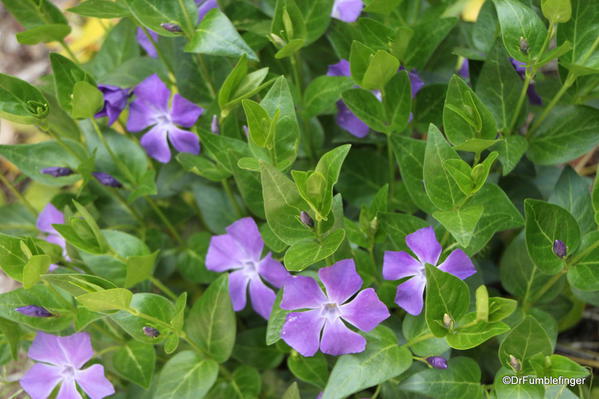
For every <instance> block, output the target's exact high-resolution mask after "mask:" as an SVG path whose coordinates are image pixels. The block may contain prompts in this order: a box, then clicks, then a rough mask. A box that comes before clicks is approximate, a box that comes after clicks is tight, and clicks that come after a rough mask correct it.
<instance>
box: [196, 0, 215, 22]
mask: <svg viewBox="0 0 599 399" xmlns="http://www.w3.org/2000/svg"><path fill="white" fill-rule="evenodd" d="M196 4H198V6H199V7H198V22H199V21H201V20H203V19H204V17H205V16H206V14H208V11H210V10H212V9H213V8H218V3H217V2H216V0H205V1H203V2H202V1H200V2H198V0H196Z"/></svg>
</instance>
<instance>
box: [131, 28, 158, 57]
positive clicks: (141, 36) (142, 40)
mask: <svg viewBox="0 0 599 399" xmlns="http://www.w3.org/2000/svg"><path fill="white" fill-rule="evenodd" d="M147 31H148V33H149V34H150V36H152V40H154V43H156V42H157V41H158V33H156V32H154V31H153V30H150V29H148V30H147ZM135 38H136V39H137V43H139V45H140V46H141V48H143V49H144V51H145V52H146V54H148V56H149V57H152V58H156V57H158V52H157V51H156V47H154V44H153V43H152V41H151V40H150V39H149V38H148V36H146V33H145V32H144V30H143V29H142V28H137V33H136V35H135Z"/></svg>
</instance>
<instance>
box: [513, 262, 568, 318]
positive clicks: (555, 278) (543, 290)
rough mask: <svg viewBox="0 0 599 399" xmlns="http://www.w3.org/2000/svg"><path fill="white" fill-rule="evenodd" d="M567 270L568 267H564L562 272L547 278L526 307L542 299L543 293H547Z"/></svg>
mask: <svg viewBox="0 0 599 399" xmlns="http://www.w3.org/2000/svg"><path fill="white" fill-rule="evenodd" d="M567 271H568V270H567V269H563V270H562V271H561V272H559V273H558V274H556V275H555V276H553V277H551V278H550V279H549V280H547V282H546V283H545V284H544V285H543V286H542V287H541V289H540V290H539V291H538V292H537V295H535V297H534V298H533V299H531V301H530V302H529V303H528V304H525V305H524V307H525V309H528V307H530V305H532V304H533V303H535V302H537V301H538V300H539V299H541V298H542V297H543V295H545V293H546V292H547V291H549V289H550V288H551V287H553V286H554V285H555V283H557V282H558V281H559V280H560V278H562V276H563V275H564V274H566V272H567ZM527 305H528V306H527Z"/></svg>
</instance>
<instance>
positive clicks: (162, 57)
mask: <svg viewBox="0 0 599 399" xmlns="http://www.w3.org/2000/svg"><path fill="white" fill-rule="evenodd" d="M140 27H141V30H142V31H143V32H144V35H146V37H147V38H148V40H149V41H150V43H152V46H154V48H155V49H156V54H158V58H160V61H162V63H163V64H164V65H165V66H166V69H168V71H169V72H170V73H171V75H174V74H175V69H174V68H173V65H172V64H171V63H170V61H169V60H168V58H166V57H165V55H164V53H163V52H162V50H161V49H160V48H159V47H158V43H156V40H154V38H153V37H152V35H151V34H150V32H148V30H147V29H146V27H145V26H143V25H141V24H140ZM169 83H172V82H169Z"/></svg>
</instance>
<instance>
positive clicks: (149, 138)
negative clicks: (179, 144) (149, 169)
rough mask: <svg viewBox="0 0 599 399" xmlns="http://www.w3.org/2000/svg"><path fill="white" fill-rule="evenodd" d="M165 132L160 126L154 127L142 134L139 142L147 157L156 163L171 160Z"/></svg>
mask: <svg viewBox="0 0 599 399" xmlns="http://www.w3.org/2000/svg"><path fill="white" fill-rule="evenodd" d="M166 137H167V131H166V130H165V129H164V127H162V126H154V127H153V128H152V129H150V131H149V132H147V133H146V134H144V135H143V136H142V137H141V140H140V141H139V142H140V144H141V146H142V147H143V148H144V149H145V150H146V152H147V153H148V155H149V156H151V157H152V158H154V159H155V160H157V161H158V162H162V163H168V162H169V161H170V160H171V150H170V148H168V141H166Z"/></svg>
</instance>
